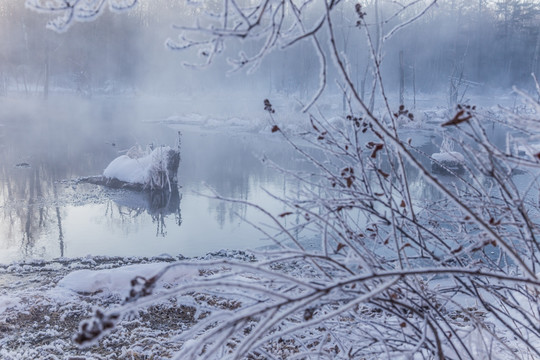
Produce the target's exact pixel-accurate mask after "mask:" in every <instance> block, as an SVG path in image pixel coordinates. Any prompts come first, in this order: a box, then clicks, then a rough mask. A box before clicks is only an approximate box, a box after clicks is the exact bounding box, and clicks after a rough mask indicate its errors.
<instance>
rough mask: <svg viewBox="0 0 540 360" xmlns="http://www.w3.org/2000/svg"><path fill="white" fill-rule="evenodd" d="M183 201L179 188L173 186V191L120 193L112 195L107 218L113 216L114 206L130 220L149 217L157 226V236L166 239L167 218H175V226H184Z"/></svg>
mask: <svg viewBox="0 0 540 360" xmlns="http://www.w3.org/2000/svg"><path fill="white" fill-rule="evenodd" d="M181 199H182V195H181V194H180V193H179V191H178V186H173V187H172V188H171V191H168V190H154V191H150V190H148V191H120V192H117V193H114V194H113V195H111V201H108V202H107V210H106V212H105V216H106V217H107V216H110V215H111V213H112V212H113V206H116V208H117V212H118V214H120V215H121V216H125V217H126V218H128V219H129V218H131V219H133V218H136V217H138V216H144V215H148V216H150V218H151V219H152V222H153V223H154V224H155V226H156V236H163V237H164V236H166V235H167V225H166V223H165V219H166V218H167V217H169V216H171V217H172V218H174V225H176V226H180V225H182V214H181V212H180V201H181ZM113 204H114V205H113Z"/></svg>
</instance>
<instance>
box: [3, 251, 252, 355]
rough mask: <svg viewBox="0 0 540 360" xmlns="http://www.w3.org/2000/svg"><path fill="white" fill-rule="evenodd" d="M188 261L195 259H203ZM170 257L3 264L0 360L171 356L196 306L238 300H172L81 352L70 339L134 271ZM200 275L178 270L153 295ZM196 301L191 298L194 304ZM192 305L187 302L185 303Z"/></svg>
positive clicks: (143, 271)
mask: <svg viewBox="0 0 540 360" xmlns="http://www.w3.org/2000/svg"><path fill="white" fill-rule="evenodd" d="M217 257H229V258H232V259H235V260H240V261H251V260H252V259H253V258H252V257H251V256H250V255H248V254H246V253H243V252H225V251H222V252H218V253H215V254H213V255H208V256H207V257H205V259H209V258H217ZM200 259H201V258H198V259H193V260H192V261H197V260H200ZM175 260H178V258H176V259H175V258H172V257H169V256H162V257H155V258H118V257H115V258H111V257H87V258H80V259H58V260H55V261H51V262H40V261H35V262H30V263H15V264H12V265H9V266H2V267H0V358H1V359H5V360H12V359H13V360H15V359H21V360H22V359H73V360H74V359H88V360H89V359H158V358H162V357H165V358H168V357H170V356H171V355H172V353H173V352H174V351H175V350H178V347H179V343H178V342H174V341H172V339H173V338H174V337H175V336H176V335H178V334H179V333H181V332H182V331H183V330H185V329H186V328H189V327H190V326H191V325H193V324H194V323H195V322H196V320H197V317H199V316H204V315H202V314H198V313H196V309H195V307H194V306H193V304H197V303H205V305H210V306H218V307H226V308H231V309H234V308H235V307H236V306H238V304H236V303H234V302H228V301H224V300H221V299H216V298H214V299H209V298H206V297H197V296H196V295H194V297H193V299H189V300H186V299H184V301H183V300H182V299H175V298H171V299H170V300H168V301H162V302H158V303H156V304H153V305H151V306H149V307H147V308H143V309H141V310H139V311H138V313H134V314H133V316H131V317H129V318H128V319H124V320H122V321H121V322H120V323H119V324H118V325H117V326H116V327H115V329H114V330H113V331H112V332H111V333H110V334H109V335H108V336H107V337H105V338H103V339H102V340H101V341H99V343H97V344H95V345H93V346H91V347H88V348H84V349H80V348H78V347H77V345H76V344H75V343H74V341H73V337H74V336H75V334H76V332H77V329H78V326H79V322H80V321H81V320H83V319H86V318H88V317H90V316H91V315H92V314H93V312H94V309H95V308H97V307H100V308H103V307H106V308H107V309H111V308H114V307H115V306H118V305H120V304H121V303H122V302H123V301H124V299H125V297H126V296H127V295H128V293H129V290H130V281H131V279H133V278H134V277H135V276H136V275H140V276H151V275H153V274H155V273H156V272H158V271H159V270H160V269H161V268H163V267H164V266H165V265H167V263H170V262H172V261H175ZM197 276H200V274H199V273H198V272H194V271H193V270H192V269H191V270H186V269H177V270H175V271H174V272H173V273H171V274H170V275H168V276H167V277H165V278H164V279H163V280H162V281H161V282H160V283H159V284H158V287H157V290H156V292H159V291H162V290H164V289H166V288H170V287H171V286H174V285H176V284H179V283H182V282H185V281H187V280H188V279H189V278H193V277H197ZM194 301H195V302H194ZM185 304H189V305H185Z"/></svg>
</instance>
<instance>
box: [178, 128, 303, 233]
mask: <svg viewBox="0 0 540 360" xmlns="http://www.w3.org/2000/svg"><path fill="white" fill-rule="evenodd" d="M255 151H257V153H255ZM263 156H266V157H268V159H270V160H272V161H274V162H276V163H277V164H279V165H282V166H284V167H285V168H294V169H297V170H307V169H308V168H307V167H306V166H309V165H308V164H307V163H305V162H299V161H298V155H297V154H296V153H294V151H292V149H290V148H288V147H287V146H284V145H283V143H280V142H272V141H268V140H264V139H263V138H262V137H258V136H257V135H254V136H253V137H241V136H236V135H230V134H214V133H204V134H200V133H190V132H184V137H183V138H182V162H181V163H180V170H179V176H180V181H181V182H182V183H183V184H194V190H195V191H196V192H204V193H205V192H206V189H205V187H204V186H201V183H204V184H205V185H207V186H209V187H211V188H212V189H213V190H214V191H216V192H217V193H218V194H219V195H220V196H223V197H226V198H234V199H239V200H248V198H250V196H252V195H253V194H254V193H256V192H258V191H259V190H260V188H261V187H266V186H268V185H269V184H276V183H280V182H281V181H283V179H282V175H281V174H279V173H278V172H277V171H276V170H274V169H272V168H270V167H268V166H267V165H265V164H263V162H262V161H261V158H262V157H263ZM209 211H210V212H212V213H213V214H215V217H216V220H217V222H218V223H219V224H220V226H221V227H223V226H224V225H225V223H227V222H228V223H233V222H234V221H238V217H237V215H240V217H244V216H245V215H246V211H247V208H246V205H245V204H242V203H235V202H222V201H210V202H209Z"/></svg>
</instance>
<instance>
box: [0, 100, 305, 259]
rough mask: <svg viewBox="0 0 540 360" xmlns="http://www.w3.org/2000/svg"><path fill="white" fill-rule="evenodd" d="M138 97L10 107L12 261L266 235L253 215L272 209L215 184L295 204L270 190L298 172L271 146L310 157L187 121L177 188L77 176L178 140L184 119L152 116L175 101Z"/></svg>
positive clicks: (4, 204) (190, 252) (6, 207)
mask: <svg viewBox="0 0 540 360" xmlns="http://www.w3.org/2000/svg"><path fill="white" fill-rule="evenodd" d="M0 100H4V101H7V99H2V98H0ZM55 101H56V102H55ZM136 103H137V100H136V99H132V100H129V99H124V100H122V99H116V100H104V101H103V102H102V103H100V104H97V103H89V102H88V101H86V100H82V99H69V101H65V99H56V100H55V99H50V101H49V102H48V103H40V104H37V105H36V104H34V103H32V102H29V101H27V100H20V101H16V102H14V103H10V104H9V106H3V107H0V147H1V148H2V151H0V176H1V178H0V262H4V263H5V262H10V261H13V260H21V259H26V258H45V259H47V258H54V257H59V256H65V257H75V256H85V255H87V254H92V255H124V256H129V255H138V256H152V255H159V254H161V253H169V254H172V255H175V254H179V253H182V254H184V255H186V256H194V255H202V254H205V253H206V252H209V251H216V250H219V249H222V248H237V249H242V248H247V247H256V246H259V245H263V244H262V243H260V241H259V239H260V238H261V234H260V233H259V232H258V231H256V230H255V229H253V228H252V227H251V226H250V225H247V224H245V223H243V222H242V221H241V218H242V217H245V218H249V219H250V221H252V222H254V223H261V222H263V221H265V219H263V218H262V216H261V215H260V214H258V213H256V212H255V211H252V210H250V209H248V208H247V207H246V206H245V205H242V204H239V203H224V202H221V201H216V200H213V199H210V198H208V197H207V196H208V195H211V191H210V190H209V189H213V191H216V192H217V193H219V194H221V195H223V196H225V197H230V198H237V199H243V200H249V201H253V202H256V203H259V204H263V205H264V206H265V207H266V208H268V209H269V210H270V211H272V212H274V213H280V212H282V208H283V205H281V204H280V203H279V202H277V201H275V200H274V199H272V198H271V197H270V196H268V195H267V194H266V193H265V192H264V191H263V190H262V189H263V188H265V189H268V190H269V191H271V192H274V193H278V194H282V193H285V192H286V191H287V190H286V188H287V186H284V184H286V182H285V181H284V179H283V177H282V176H281V175H280V174H278V173H277V172H275V171H274V170H271V169H269V168H268V167H266V166H264V165H263V164H262V163H261V161H260V157H261V156H262V155H263V154H266V155H268V156H269V157H270V158H275V160H276V161H277V162H281V163H282V164H283V165H285V166H287V167H292V168H302V167H305V164H302V163H299V162H298V161H297V158H298V156H297V155H295V154H294V152H293V151H290V150H284V146H283V145H282V144H280V143H278V142H272V141H266V140H263V138H257V137H256V136H252V135H249V136H248V135H246V136H242V135H238V134H234V135H232V134H227V133H210V132H207V133H201V132H199V131H190V130H189V129H183V130H182V131H183V134H184V135H183V138H182V143H183V144H182V161H181V163H180V168H179V188H176V189H174V190H173V191H172V192H170V193H158V192H142V193H137V192H129V191H126V190H114V189H107V188H103V187H99V186H97V185H92V184H84V183H77V182H74V181H71V180H70V179H74V178H77V177H85V176H91V175H97V174H101V173H102V171H103V169H104V168H105V167H106V166H107V164H108V163H109V162H110V161H111V160H112V159H114V158H115V157H117V156H118V154H119V151H121V150H123V149H127V148H129V147H131V146H132V145H134V144H135V143H138V144H141V145H145V144H149V143H154V144H167V145H173V144H175V141H176V135H177V130H178V129H171V128H166V127H162V126H158V125H156V124H155V123H154V124H152V123H147V122H145V120H148V119H155V118H156V117H158V115H156V114H157V113H160V114H161V113H162V112H163V111H167V112H168V113H173V112H174V110H163V108H162V107H156V108H154V110H155V113H152V111H151V107H146V108H145V109H144V111H141V108H140V107H139V106H138V105H136ZM21 163H26V164H28V166H17V164H21Z"/></svg>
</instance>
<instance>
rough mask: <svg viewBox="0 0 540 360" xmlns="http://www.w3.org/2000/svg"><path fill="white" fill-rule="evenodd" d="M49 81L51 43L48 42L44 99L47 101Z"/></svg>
mask: <svg viewBox="0 0 540 360" xmlns="http://www.w3.org/2000/svg"><path fill="white" fill-rule="evenodd" d="M45 41H47V40H45ZM49 80H50V78H49V42H48V41H47V45H46V47H45V82H44V84H43V98H44V99H45V100H47V99H48V98H49Z"/></svg>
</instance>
